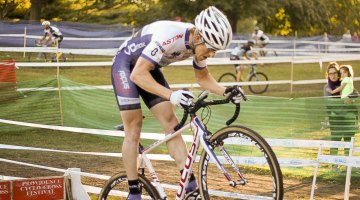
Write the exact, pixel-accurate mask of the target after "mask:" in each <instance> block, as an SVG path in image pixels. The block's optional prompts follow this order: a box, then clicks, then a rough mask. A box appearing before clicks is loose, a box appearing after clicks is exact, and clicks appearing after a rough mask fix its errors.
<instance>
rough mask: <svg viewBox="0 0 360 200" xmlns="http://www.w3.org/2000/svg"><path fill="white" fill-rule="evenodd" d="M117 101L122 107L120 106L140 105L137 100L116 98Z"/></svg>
mask: <svg viewBox="0 0 360 200" xmlns="http://www.w3.org/2000/svg"><path fill="white" fill-rule="evenodd" d="M117 99H118V102H119V104H120V105H122V106H125V105H134V104H139V103H140V99H139V98H132V97H121V96H117Z"/></svg>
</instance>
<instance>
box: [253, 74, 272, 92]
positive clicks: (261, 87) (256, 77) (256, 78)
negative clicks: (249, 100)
mask: <svg viewBox="0 0 360 200" xmlns="http://www.w3.org/2000/svg"><path fill="white" fill-rule="evenodd" d="M268 80H269V79H268V77H267V76H266V74H264V73H262V72H256V73H253V74H251V76H250V77H249V81H250V82H256V81H268ZM268 87H269V84H263V85H249V90H250V91H251V92H252V93H254V94H262V93H264V92H266V91H267V89H268Z"/></svg>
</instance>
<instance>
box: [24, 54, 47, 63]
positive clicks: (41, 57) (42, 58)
mask: <svg viewBox="0 0 360 200" xmlns="http://www.w3.org/2000/svg"><path fill="white" fill-rule="evenodd" d="M47 60H48V58H47V55H46V53H42V52H28V62H46V61H47Z"/></svg>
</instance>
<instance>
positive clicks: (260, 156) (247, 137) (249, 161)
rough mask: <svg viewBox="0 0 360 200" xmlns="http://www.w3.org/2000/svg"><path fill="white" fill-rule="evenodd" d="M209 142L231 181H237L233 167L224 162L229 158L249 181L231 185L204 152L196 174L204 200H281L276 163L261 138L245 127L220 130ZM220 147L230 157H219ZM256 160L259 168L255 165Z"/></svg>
mask: <svg viewBox="0 0 360 200" xmlns="http://www.w3.org/2000/svg"><path fill="white" fill-rule="evenodd" d="M209 141H210V145H211V146H212V148H213V150H214V153H215V155H217V158H218V159H219V160H221V163H223V166H224V168H225V169H226V171H227V173H228V174H229V175H230V177H231V178H232V179H233V180H237V179H238V178H239V176H238V175H237V173H236V172H235V170H233V167H232V166H231V165H230V164H226V163H225V162H226V161H227V160H229V159H232V160H234V162H235V163H236V165H237V167H238V168H239V169H240V171H241V173H242V174H243V175H244V177H245V178H246V179H247V181H248V182H247V183H246V184H245V185H241V184H238V185H236V186H234V187H233V186H230V184H229V181H228V180H227V179H226V178H225V177H224V174H223V173H219V171H218V170H219V169H218V168H217V167H216V165H215V163H213V162H211V161H210V156H209V155H208V154H207V152H206V151H203V152H202V154H201V157H200V161H199V175H198V176H199V178H200V181H199V190H200V194H201V197H202V198H203V199H215V198H216V199H218V198H221V199H234V198H235V199H274V200H282V199H283V196H284V188H283V177H282V172H281V169H280V165H279V162H278V160H277V158H276V156H275V153H274V152H273V150H272V149H271V147H270V145H269V144H268V143H267V142H266V140H265V139H264V138H263V137H262V136H261V135H259V134H258V133H257V132H255V131H253V130H251V129H249V128H246V127H244V126H236V125H234V126H228V127H225V128H222V129H220V130H219V131H217V132H216V133H215V134H213V135H212V136H211V138H210V140H209ZM219 144H222V145H219ZM236 144H237V145H236ZM239 144H242V145H241V146H240V145H239ZM221 147H224V148H225V149H226V151H227V153H228V155H229V157H230V158H229V157H226V156H225V157H224V156H222V154H221V152H220V148H221ZM258 160H260V163H261V164H262V165H258V164H259V161H258ZM213 191H217V197H214V196H213V195H214V193H213ZM219 194H220V195H219ZM219 196H221V197H219Z"/></svg>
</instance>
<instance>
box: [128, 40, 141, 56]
mask: <svg viewBox="0 0 360 200" xmlns="http://www.w3.org/2000/svg"><path fill="white" fill-rule="evenodd" d="M145 46H146V45H145V43H144V42H142V43H139V44H135V43H131V44H130V45H129V46H127V49H125V50H124V52H125V53H126V54H127V55H130V54H131V53H134V52H135V51H137V50H138V49H141V48H143V47H145Z"/></svg>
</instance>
